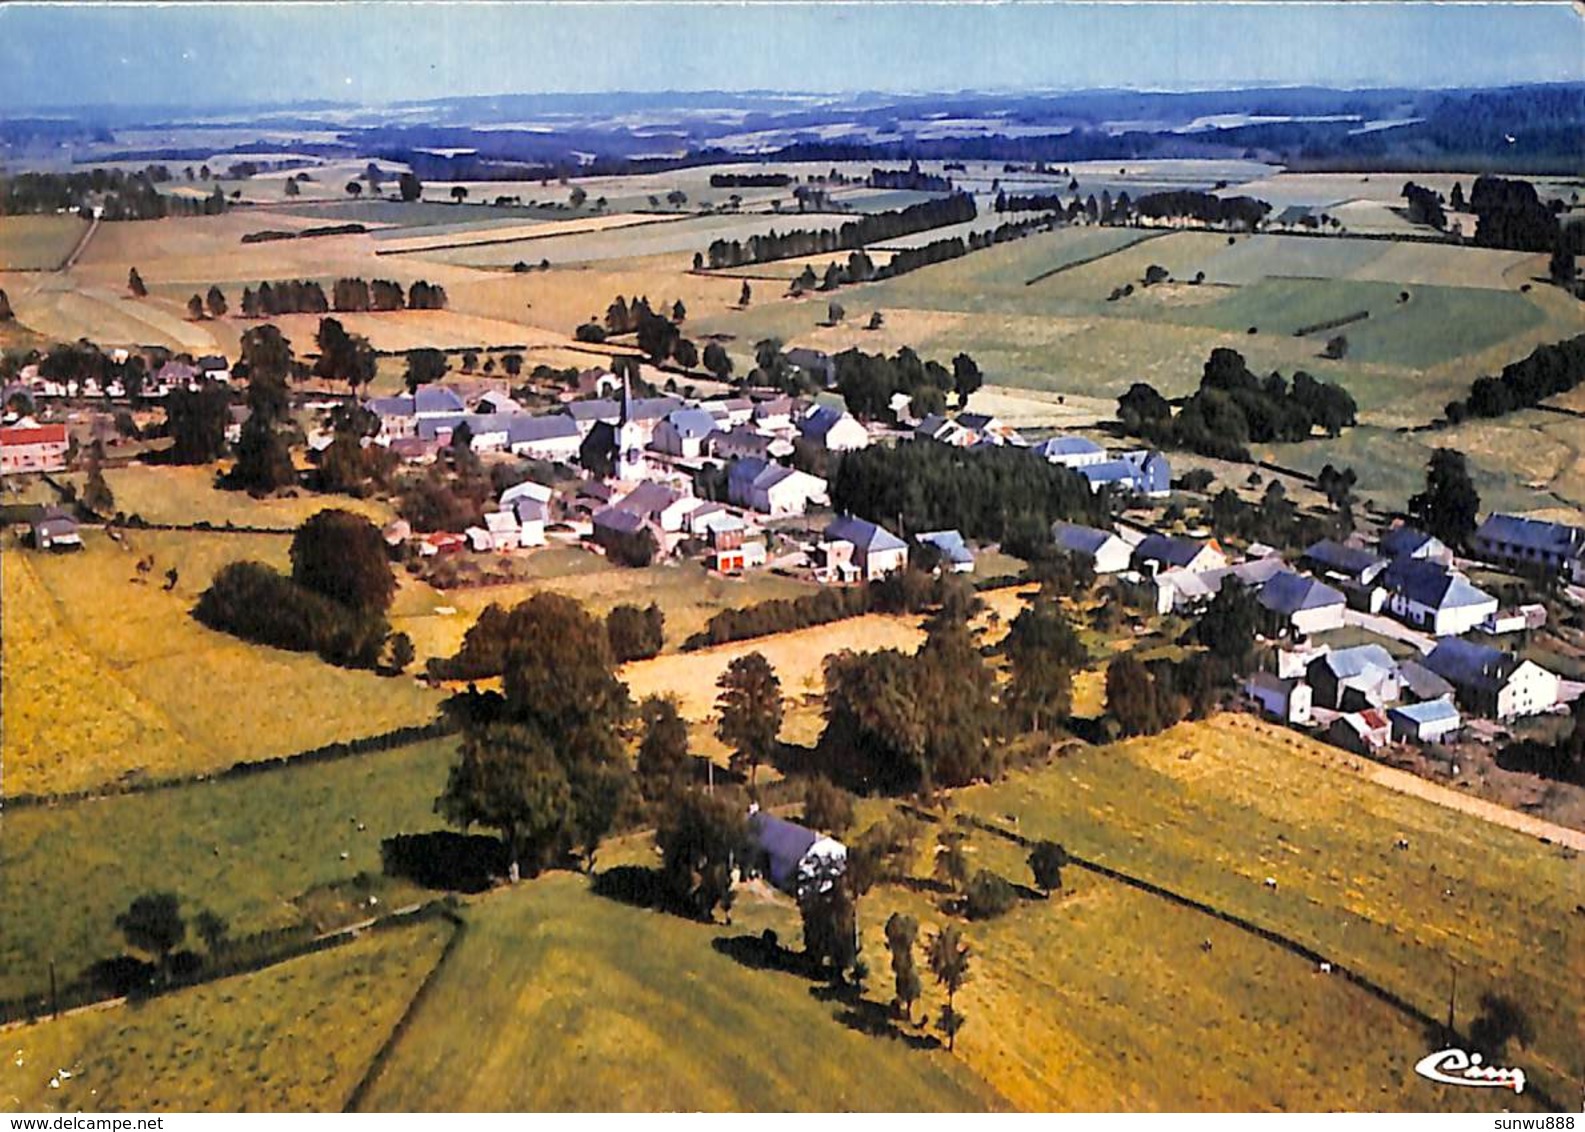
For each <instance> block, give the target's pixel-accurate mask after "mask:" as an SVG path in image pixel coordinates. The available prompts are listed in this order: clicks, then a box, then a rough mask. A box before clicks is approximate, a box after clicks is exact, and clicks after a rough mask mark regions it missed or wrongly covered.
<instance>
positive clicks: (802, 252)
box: [694, 193, 978, 270]
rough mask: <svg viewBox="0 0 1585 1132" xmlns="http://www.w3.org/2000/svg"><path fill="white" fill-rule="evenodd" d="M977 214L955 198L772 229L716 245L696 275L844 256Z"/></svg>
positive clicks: (968, 199)
mask: <svg viewBox="0 0 1585 1132" xmlns="http://www.w3.org/2000/svg"><path fill="white" fill-rule="evenodd" d="M977 214H978V213H977V210H976V209H975V206H974V198H973V197H972V196H970V195H969V194H967V193H953V194H952V195H951V196H948V197H943V198H941V199H939V200H929V201H922V202H920V203H919V204H913V205H909V206H908V207H907V208H903V209H898V210H894V211H889V212H876V213H871V214H869V215H866V216H861V217H859V218H857V219H855V220H849V221H846V222H845V223H843V224H842V225H841V226H840V227H838V228H819V229H809V228H796V229H794V230H792V231H790V232H782V233H778V232H776V231H775V230H774V229H773V230H771V231H770V232H767V233H765V234H764V235H757V236H750V237H749V239H748V242H747V243H746V244H745V243H743V242H742V241H740V240H724V239H723V240H715V241H713V242H712V243H711V244H710V247H709V249H708V250H707V251H706V252H705V253H704V254H703V255H695V257H694V268H695V270H700V269H702V268H703V267H704V266H705V265H706V264H708V265H709V267H711V268H712V269H715V268H723V267H742V266H744V265H745V264H751V263H767V262H770V261H772V260H778V259H791V258H796V257H798V256H807V255H823V254H826V253H829V252H835V251H846V250H849V249H852V248H858V247H863V246H864V245H865V244H873V243H876V242H878V241H881V240H894V239H897V238H898V237H900V236H909V235H912V234H913V233H915V232H925V231H929V230H930V229H931V228H945V227H947V226H948V225H952V224H962V223H967V222H968V221H970V220H973V219H974V218H975V216H976V215H977Z"/></svg>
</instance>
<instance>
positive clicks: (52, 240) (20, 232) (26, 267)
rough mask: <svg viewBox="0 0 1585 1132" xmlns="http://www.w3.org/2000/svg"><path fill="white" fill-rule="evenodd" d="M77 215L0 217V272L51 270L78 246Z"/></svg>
mask: <svg viewBox="0 0 1585 1132" xmlns="http://www.w3.org/2000/svg"><path fill="white" fill-rule="evenodd" d="M87 231H88V221H86V220H84V219H82V218H81V217H79V216H75V215H73V216H0V271H54V270H55V269H56V268H57V267H59V266H60V265H61V264H63V263H65V262H66V257H67V256H69V255H71V254H72V251H73V249H75V248H76V247H77V243H78V241H79V240H81V239H82V238H83V233H85V232H87Z"/></svg>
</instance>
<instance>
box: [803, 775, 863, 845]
mask: <svg viewBox="0 0 1585 1132" xmlns="http://www.w3.org/2000/svg"><path fill="white" fill-rule="evenodd" d="M803 822H804V825H806V826H808V827H809V828H810V829H818V830H821V831H822V832H825V833H829V834H831V835H833V836H836V837H840V836H842V835H843V834H844V833H846V832H847V831H848V829H849V828H850V827H851V826H852V825H853V795H851V794H849V793H848V792H847V791H846V790H844V789H842V787H840V786H838V785H836V784H835V783H833V782H832V781H831V780H830V779H829V778H824V777H819V776H817V777H815V778H811V779H810V780H809V784H808V785H807V786H805V787H804V809H803Z"/></svg>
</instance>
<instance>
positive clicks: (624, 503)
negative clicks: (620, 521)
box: [613, 480, 682, 515]
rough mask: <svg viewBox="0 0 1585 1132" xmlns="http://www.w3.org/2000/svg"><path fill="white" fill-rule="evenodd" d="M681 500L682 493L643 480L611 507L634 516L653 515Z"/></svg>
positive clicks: (660, 484) (663, 485)
mask: <svg viewBox="0 0 1585 1132" xmlns="http://www.w3.org/2000/svg"><path fill="white" fill-rule="evenodd" d="M681 498H682V493H681V492H678V491H675V490H673V489H672V488H669V487H667V486H666V485H665V484H663V483H656V482H655V481H654V480H645V481H644V482H643V483H641V484H639V485H638V486H637V487H635V488H634V489H633V490H632V491H630V492H628V493H627V494H626V495H624V496H623V497H622V498H621V499H619V500H617V501H616V503H615V504H613V507H614V508H615V509H616V510H619V511H628V512H631V513H632V514H634V515H655V514H659V513H660V512H661V511H664V510H665V509H666V508H668V507H670V506H671V505H672V504H673V503H675V502H677V500H679V499H681Z"/></svg>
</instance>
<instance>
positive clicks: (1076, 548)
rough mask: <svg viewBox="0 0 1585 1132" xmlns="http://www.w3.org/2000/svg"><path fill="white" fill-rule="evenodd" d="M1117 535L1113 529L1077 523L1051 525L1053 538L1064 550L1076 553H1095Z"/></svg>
mask: <svg viewBox="0 0 1585 1132" xmlns="http://www.w3.org/2000/svg"><path fill="white" fill-rule="evenodd" d="M1116 537H1117V536H1116V535H1114V534H1112V532H1111V531H1103V530H1100V529H1099V528H1097V527H1083V526H1080V525H1079V524H1077V523H1053V524H1052V526H1051V538H1052V540H1053V541H1054V542H1055V543H1056V544H1057V545H1058V546H1060V547H1061V548H1062V549H1063V550H1069V551H1072V552H1073V553H1075V554H1089V555H1093V554H1095V553H1096V551H1098V550H1100V549H1101V547H1103V546H1105V545H1106V542H1107V540H1108V539H1112V538H1116Z"/></svg>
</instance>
